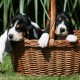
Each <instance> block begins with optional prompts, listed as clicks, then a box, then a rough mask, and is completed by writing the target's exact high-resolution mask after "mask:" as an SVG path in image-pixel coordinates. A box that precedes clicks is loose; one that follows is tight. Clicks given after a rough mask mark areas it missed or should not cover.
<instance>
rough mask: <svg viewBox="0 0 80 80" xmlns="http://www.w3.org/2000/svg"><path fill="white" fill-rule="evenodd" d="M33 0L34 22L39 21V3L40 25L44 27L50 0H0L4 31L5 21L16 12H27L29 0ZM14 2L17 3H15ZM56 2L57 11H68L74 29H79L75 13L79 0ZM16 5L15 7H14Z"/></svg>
mask: <svg viewBox="0 0 80 80" xmlns="http://www.w3.org/2000/svg"><path fill="white" fill-rule="evenodd" d="M32 1H33V4H34V7H32V9H34V13H32V14H34V15H33V16H35V18H34V19H35V22H36V23H39V21H40V20H39V12H40V11H39V10H40V7H39V4H41V7H42V8H43V9H42V11H41V12H42V13H41V14H42V16H43V18H42V19H41V21H42V24H41V25H40V26H42V27H43V28H45V23H46V19H48V20H50V18H49V16H48V11H49V5H50V0H19V1H17V0H16V1H15V0H0V9H3V12H2V14H3V21H4V23H3V26H4V28H3V29H4V31H5V29H6V28H7V23H8V20H10V19H11V18H12V17H13V16H14V15H15V14H16V13H18V12H20V13H23V12H26V13H28V12H27V11H28V8H27V7H28V6H29V5H30V4H31V2H32ZM15 2H16V3H17V4H15ZM56 2H57V12H62V11H66V12H68V13H69V14H70V15H71V17H72V22H73V25H74V26H75V29H79V25H80V23H79V21H78V19H77V15H76V13H75V12H76V9H77V7H79V5H80V0H64V1H59V0H56ZM15 6H17V9H16V7H15Z"/></svg>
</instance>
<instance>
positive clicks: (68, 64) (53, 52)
mask: <svg viewBox="0 0 80 80" xmlns="http://www.w3.org/2000/svg"><path fill="white" fill-rule="evenodd" d="M51 1H54V2H53V3H54V4H55V0H51ZM54 7H55V5H54ZM55 10H56V9H55V8H54V9H53V11H52V10H51V11H52V12H51V13H55V14H56V12H55ZM55 14H54V15H51V16H53V18H54V20H53V19H52V18H51V21H54V22H55ZM52 24H53V23H52V22H51V26H52ZM54 25H55V24H54ZM54 25H53V26H54ZM51 30H52V28H51ZM52 33H54V29H53V30H52V31H51V33H50V35H51V37H50V39H52V38H54V37H52V36H53V35H52ZM75 35H76V36H77V37H78V42H76V43H69V42H67V41H65V40H55V42H54V44H53V47H46V48H43V49H42V48H40V47H39V45H38V42H37V40H27V39H24V41H23V42H21V43H18V44H15V45H14V51H13V52H12V53H11V60H12V64H13V68H14V70H15V71H16V72H19V73H21V74H25V75H48V76H49V75H69V74H74V73H79V72H80V30H78V31H75Z"/></svg>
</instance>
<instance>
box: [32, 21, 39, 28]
mask: <svg viewBox="0 0 80 80" xmlns="http://www.w3.org/2000/svg"><path fill="white" fill-rule="evenodd" d="M31 24H32V25H33V26H34V27H36V28H39V29H40V27H39V26H38V25H37V24H36V23H34V22H31Z"/></svg>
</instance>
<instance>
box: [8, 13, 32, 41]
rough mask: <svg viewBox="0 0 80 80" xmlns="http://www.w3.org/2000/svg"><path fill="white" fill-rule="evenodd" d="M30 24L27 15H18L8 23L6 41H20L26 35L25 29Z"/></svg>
mask: <svg viewBox="0 0 80 80" xmlns="http://www.w3.org/2000/svg"><path fill="white" fill-rule="evenodd" d="M30 24H31V21H30V19H29V18H28V17H27V15H22V14H18V15H17V16H15V17H14V18H13V19H12V20H11V21H10V23H9V27H8V39H9V40H11V41H20V40H22V39H23V38H24V37H25V34H26V33H27V27H28V26H29V25H30Z"/></svg>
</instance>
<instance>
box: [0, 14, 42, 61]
mask: <svg viewBox="0 0 80 80" xmlns="http://www.w3.org/2000/svg"><path fill="white" fill-rule="evenodd" d="M40 36H41V31H40V28H39V26H38V25H37V24H36V23H34V22H32V21H31V20H30V18H29V17H28V16H27V15H25V14H18V15H17V16H15V17H14V18H13V19H12V20H11V21H10V23H9V25H8V29H7V30H6V31H5V32H4V33H3V34H2V35H1V37H0V47H1V48H0V63H2V58H3V53H4V51H5V49H10V50H12V49H11V48H12V46H11V44H10V41H13V42H14V41H22V40H23V39H24V38H27V39H39V38H40ZM7 46H8V48H7ZM6 51H9V50H6Z"/></svg>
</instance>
